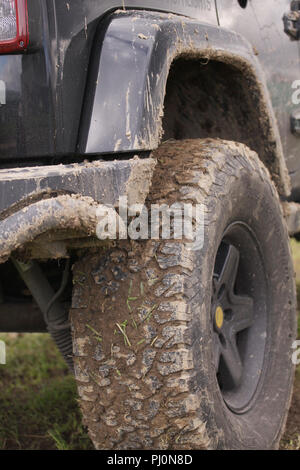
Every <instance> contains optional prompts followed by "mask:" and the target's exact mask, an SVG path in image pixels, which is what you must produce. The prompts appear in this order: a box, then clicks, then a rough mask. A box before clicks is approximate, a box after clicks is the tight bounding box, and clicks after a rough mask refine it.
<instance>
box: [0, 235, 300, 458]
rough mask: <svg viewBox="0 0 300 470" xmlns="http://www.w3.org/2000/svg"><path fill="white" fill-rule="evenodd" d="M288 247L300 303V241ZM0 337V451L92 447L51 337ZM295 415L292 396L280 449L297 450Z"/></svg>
mask: <svg viewBox="0 0 300 470" xmlns="http://www.w3.org/2000/svg"><path fill="white" fill-rule="evenodd" d="M291 246H292V252H293V258H294V263H295V271H296V276H297V291H298V305H299V306H300V243H296V242H295V241H292V242H291ZM299 319H300V317H299ZM299 338H300V321H299ZM0 340H4V341H5V342H6V347H7V364H6V365H5V366H1V365H0V449H28V450H34V449H49V450H54V449H59V450H72V449H78V450H85V449H92V448H93V446H92V444H91V442H90V440H89V438H88V436H87V433H86V431H85V429H84V428H83V426H82V425H81V413H80V410H79V406H78V402H77V395H76V386H75V381H74V379H73V377H72V376H71V375H70V374H69V373H68V371H67V368H66V366H65V364H64V361H63V359H62V358H61V356H60V354H59V352H58V351H57V348H56V346H55V345H54V343H53V342H52V340H51V338H50V337H49V335H42V334H34V335H7V334H0ZM296 393H300V366H298V368H297V373H296ZM299 416H300V400H298V401H296V402H295V400H294V402H293V406H292V412H291V415H290V419H289V422H288V429H287V432H286V434H285V436H284V439H283V441H282V448H284V449H298V450H299V449H300V425H298V423H300V418H299Z"/></svg>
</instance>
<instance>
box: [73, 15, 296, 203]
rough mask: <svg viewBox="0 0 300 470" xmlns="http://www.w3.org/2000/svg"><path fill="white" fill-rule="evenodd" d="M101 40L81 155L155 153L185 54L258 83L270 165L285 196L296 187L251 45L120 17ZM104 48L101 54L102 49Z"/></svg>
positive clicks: (207, 31) (185, 21)
mask: <svg viewBox="0 0 300 470" xmlns="http://www.w3.org/2000/svg"><path fill="white" fill-rule="evenodd" d="M99 34H100V36H98V37H97V38H96V40H95V46H94V56H93V59H92V61H91V66H90V70H89V79H88V84H87V89H86V94H85V105H84V109H83V114H82V121H81V129H80V135H79V141H78V150H79V151H80V152H81V153H83V154H106V153H113V152H135V151H136V152H138V151H149V150H150V151H151V150H153V149H155V148H157V147H158V145H159V143H160V141H161V138H162V116H163V106H164V98H165V92H166V84H167V79H168V75H169V71H170V67H171V64H172V62H173V61H174V60H175V59H176V58H178V57H180V56H184V55H188V56H192V57H194V58H197V57H199V59H201V58H206V59H208V60H217V61H221V62H224V63H228V64H230V65H232V66H234V67H236V68H238V69H239V70H240V71H241V72H242V73H243V74H247V79H248V80H249V83H251V88H252V93H253V99H254V102H255V106H257V107H259V115H260V117H261V126H262V132H263V134H264V139H265V142H266V148H265V155H264V156H263V158H262V159H263V161H264V162H268V163H269V164H268V165H267V166H268V168H269V169H270V171H271V173H272V177H273V179H274V181H275V183H276V185H277V188H278V190H279V192H280V193H281V194H282V195H288V194H289V193H290V181H289V176H288V172H287V168H286V163H285V160H284V156H283V151H282V145H281V140H280V136H279V131H278V127H277V123H276V119H275V116H274V112H273V109H272V104H271V100H270V97H269V92H268V90H267V86H266V81H265V77H264V74H263V71H262V68H261V65H260V63H259V61H258V60H257V58H256V57H255V54H254V52H253V49H252V47H251V45H250V44H249V42H248V41H247V40H246V39H245V38H244V37H242V36H241V35H239V34H237V33H235V32H233V31H229V30H225V29H223V28H220V27H217V26H214V25H209V24H205V23H200V22H199V21H198V20H194V19H189V18H186V17H183V16H179V15H174V14H166V13H158V12H151V11H135V10H131V11H130V10H129V11H121V10H119V11H117V12H115V13H114V14H112V15H111V16H110V17H109V18H108V19H107V26H106V29H105V32H103V27H102V30H101V31H100V33H99ZM99 46H100V47H99Z"/></svg>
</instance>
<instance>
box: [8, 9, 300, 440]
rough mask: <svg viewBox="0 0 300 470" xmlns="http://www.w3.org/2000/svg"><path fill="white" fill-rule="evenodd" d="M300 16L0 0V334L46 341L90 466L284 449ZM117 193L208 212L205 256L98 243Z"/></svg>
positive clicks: (298, 224) (181, 247) (298, 171)
mask: <svg viewBox="0 0 300 470" xmlns="http://www.w3.org/2000/svg"><path fill="white" fill-rule="evenodd" d="M299 3H300V2H297V1H292V2H290V1H288V0H277V1H271V0H270V1H265V2H260V1H259V0H249V1H247V0H216V1H213V0H191V1H189V0H185V1H171V0H164V1H163V0H161V1H160V2H158V1H157V0H149V1H147V0H143V1H134V0H132V1H127V0H125V1H123V2H122V1H120V0H113V1H106V0H101V1H95V0H84V1H81V0H69V2H63V1H58V0H51V1H50V0H47V1H42V0H28V1H26V0H16V1H11V0H0V123H1V125H0V234H1V236H0V261H1V264H0V279H1V304H0V331H3V332H41V331H42V332H43V331H45V332H46V331H48V332H50V333H51V334H52V336H53V338H54V340H55V341H56V343H57V345H58V347H59V349H60V350H61V352H62V354H63V355H64V357H65V358H66V361H67V363H68V365H69V367H70V369H71V370H74V372H75V377H76V380H77V382H78V392H79V396H80V400H81V408H82V411H83V416H84V421H85V423H86V425H87V426H88V428H89V433H90V436H91V438H92V440H93V443H94V445H95V447H96V448H98V449H112V448H114V449H138V448H143V449H158V448H159V449H191V448H192V449H203V448H213V449H216V448H229V449H256V448H263V449H271V448H276V447H277V446H278V443H279V439H280V436H281V434H282V432H283V429H284V425H285V420H286V416H287V411H288V408H289V403H290V397H291V390H292V383H293V371H294V366H293V363H292V359H291V356H292V352H293V349H292V346H293V342H294V340H295V335H296V313H295V312H296V307H295V287H294V275H293V266H292V261H291V256H290V251H289V242H288V232H289V234H290V235H295V236H297V234H298V233H299V232H300V215H299V214H300V212H299V209H300V205H299V204H300V160H299V157H298V151H299V126H300V124H299V119H300V118H299V113H298V109H297V103H298V94H297V89H298V88H299V85H300V83H298V82H297V80H298V79H299V78H300V65H299V41H298V36H299V28H300V27H299V16H298V15H300V14H299V13H298V12H299V11H300V4H299ZM3 18H4V19H3ZM7 18H8V20H9V21H8V22H7V23H5V21H4V20H5V19H7ZM16 18H17V21H16ZM7 25H8V26H7ZM299 102H300V100H299ZM125 196H126V197H127V200H128V203H129V204H131V205H133V204H139V205H144V204H145V205H146V206H147V207H150V205H151V203H155V204H157V203H159V204H168V205H170V204H172V203H174V202H181V203H184V202H186V201H187V202H189V203H192V204H201V205H202V207H204V213H205V217H204V221H205V222H204V229H203V230H204V242H203V246H202V247H201V249H199V250H194V251H193V250H192V251H191V250H190V249H189V246H188V243H187V242H186V241H185V240H151V239H149V240H117V241H113V242H111V241H102V240H99V237H97V233H96V232H97V223H98V216H97V214H98V212H97V211H98V209H99V207H100V206H101V207H102V205H106V206H109V207H110V208H111V209H112V210H113V211H114V210H115V209H116V210H117V211H119V210H120V208H118V202H119V198H120V197H123V198H124V197H125ZM118 213H119V212H118Z"/></svg>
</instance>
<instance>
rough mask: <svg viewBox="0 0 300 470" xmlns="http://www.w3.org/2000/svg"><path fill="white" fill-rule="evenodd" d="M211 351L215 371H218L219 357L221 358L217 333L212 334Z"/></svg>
mask: <svg viewBox="0 0 300 470" xmlns="http://www.w3.org/2000/svg"><path fill="white" fill-rule="evenodd" d="M213 349H214V361H215V367H216V371H218V368H219V363H220V357H221V343H220V339H219V335H218V334H217V333H214V334H213Z"/></svg>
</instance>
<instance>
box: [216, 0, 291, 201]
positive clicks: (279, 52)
mask: <svg viewBox="0 0 300 470" xmlns="http://www.w3.org/2000/svg"><path fill="white" fill-rule="evenodd" d="M217 6H218V16H219V21H220V26H221V27H225V28H229V29H231V30H233V31H237V32H238V33H240V34H242V35H243V36H244V37H246V38H247V39H248V40H249V42H250V43H251V45H252V46H253V47H254V48H255V51H256V54H257V59H258V61H259V62H260V64H261V66H262V68H263V72H264V74H265V76H266V83H267V86H268V89H269V93H270V96H271V100H272V106H273V109H274V112H275V116H276V119H277V122H278V127H279V132H280V137H281V142H282V147H283V151H284V156H285V159H286V162H287V166H288V169H289V174H290V177H291V183H292V187H293V198H294V199H296V200H297V201H300V155H299V149H300V140H299V137H297V136H295V135H293V134H292V133H291V129H290V116H291V114H292V112H293V111H295V110H296V109H297V108H299V107H300V105H298V106H297V105H295V104H293V102H292V94H293V93H294V92H295V89H293V88H292V84H293V82H294V80H299V79H300V60H299V42H298V41H291V40H290V38H289V37H288V36H287V35H286V34H285V33H284V29H283V20H282V18H283V15H284V13H287V12H288V11H289V10H290V6H291V1H290V0H267V1H261V0H251V1H248V5H247V7H246V8H244V9H243V8H241V7H240V6H239V4H238V2H237V1H236V0H217Z"/></svg>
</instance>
